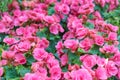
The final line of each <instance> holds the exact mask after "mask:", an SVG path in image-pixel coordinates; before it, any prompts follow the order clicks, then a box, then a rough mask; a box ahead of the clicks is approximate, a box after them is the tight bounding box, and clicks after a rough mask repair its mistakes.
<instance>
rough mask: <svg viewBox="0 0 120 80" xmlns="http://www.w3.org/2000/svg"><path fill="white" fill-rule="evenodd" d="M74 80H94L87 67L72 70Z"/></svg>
mask: <svg viewBox="0 0 120 80" xmlns="http://www.w3.org/2000/svg"><path fill="white" fill-rule="evenodd" d="M71 77H72V80H92V76H91V74H90V73H89V72H88V71H87V70H86V69H79V70H76V71H72V72H71Z"/></svg>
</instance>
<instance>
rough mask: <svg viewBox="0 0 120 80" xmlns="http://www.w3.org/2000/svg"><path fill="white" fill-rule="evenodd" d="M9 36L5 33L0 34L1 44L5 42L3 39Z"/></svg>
mask: <svg viewBox="0 0 120 80" xmlns="http://www.w3.org/2000/svg"><path fill="white" fill-rule="evenodd" d="M6 36H7V34H5V33H0V42H3V39H4V38H5V37H6Z"/></svg>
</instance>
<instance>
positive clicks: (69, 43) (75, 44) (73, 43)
mask: <svg viewBox="0 0 120 80" xmlns="http://www.w3.org/2000/svg"><path fill="white" fill-rule="evenodd" d="M64 46H65V47H66V48H68V49H71V51H72V52H75V51H76V50H77V48H78V41H77V40H72V39H71V40H70V39H68V40H65V41H64Z"/></svg>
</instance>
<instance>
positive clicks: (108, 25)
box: [106, 24, 119, 32]
mask: <svg viewBox="0 0 120 80" xmlns="http://www.w3.org/2000/svg"><path fill="white" fill-rule="evenodd" d="M106 26H107V27H108V29H110V31H113V32H117V31H118V30H119V28H118V26H113V25H112V24H106Z"/></svg>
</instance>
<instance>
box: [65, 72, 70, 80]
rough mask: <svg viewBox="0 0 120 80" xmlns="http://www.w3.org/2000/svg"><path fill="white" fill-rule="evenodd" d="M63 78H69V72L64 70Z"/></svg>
mask: <svg viewBox="0 0 120 80" xmlns="http://www.w3.org/2000/svg"><path fill="white" fill-rule="evenodd" d="M64 78H65V79H67V80H68V79H70V78H71V74H70V72H65V73H64Z"/></svg>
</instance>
